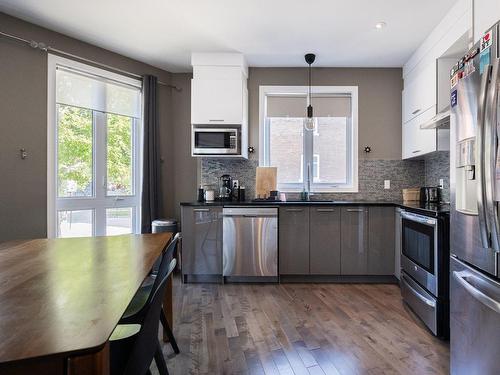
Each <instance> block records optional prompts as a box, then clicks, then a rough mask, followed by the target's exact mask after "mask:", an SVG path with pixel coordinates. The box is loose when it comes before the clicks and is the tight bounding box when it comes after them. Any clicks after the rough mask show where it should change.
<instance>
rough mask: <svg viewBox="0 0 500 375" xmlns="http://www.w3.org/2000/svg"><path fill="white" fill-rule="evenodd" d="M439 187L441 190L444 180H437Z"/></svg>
mask: <svg viewBox="0 0 500 375" xmlns="http://www.w3.org/2000/svg"><path fill="white" fill-rule="evenodd" d="M439 187H440V188H441V189H442V188H444V178H440V179H439Z"/></svg>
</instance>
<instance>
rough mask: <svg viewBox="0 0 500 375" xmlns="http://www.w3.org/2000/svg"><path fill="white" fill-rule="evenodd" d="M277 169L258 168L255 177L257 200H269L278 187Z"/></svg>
mask: <svg viewBox="0 0 500 375" xmlns="http://www.w3.org/2000/svg"><path fill="white" fill-rule="evenodd" d="M277 174H278V168H277V167H257V171H256V175H255V198H267V197H269V192H270V191H271V190H276V187H277Z"/></svg>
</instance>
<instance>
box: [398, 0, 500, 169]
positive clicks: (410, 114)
mask: <svg viewBox="0 0 500 375" xmlns="http://www.w3.org/2000/svg"><path fill="white" fill-rule="evenodd" d="M496 1H500V0H496ZM471 38H472V0H459V1H458V2H457V3H456V4H455V5H454V6H453V7H452V8H450V10H449V12H448V13H447V14H446V15H445V17H444V18H443V20H442V21H441V22H440V23H439V24H438V25H437V26H436V27H435V28H434V30H433V31H432V32H431V34H430V35H429V36H428V37H427V38H426V39H425V40H424V42H423V43H422V44H421V45H420V46H419V48H417V50H416V51H415V52H414V53H413V55H412V56H411V57H410V59H409V60H408V61H407V62H406V64H405V65H404V66H403V79H404V90H403V93H402V106H403V108H402V124H403V125H402V126H403V131H402V157H403V159H408V158H413V157H418V156H422V155H425V154H428V153H431V152H434V151H439V150H442V149H444V150H446V149H449V146H448V145H447V144H446V143H447V141H446V139H445V137H446V134H447V132H446V131H443V130H436V129H421V128H420V125H422V124H423V123H425V122H426V121H428V120H430V119H431V118H432V117H433V116H435V115H436V111H437V108H438V105H440V108H439V110H441V109H442V108H441V107H442V106H443V105H442V104H443V103H438V91H437V90H438V89H437V88H438V72H437V59H438V58H440V57H441V56H443V55H444V54H445V53H446V52H447V51H448V50H449V49H450V47H452V46H454V45H456V42H457V41H459V40H463V39H466V40H470V39H471ZM464 52H465V51H464ZM440 74H442V72H440ZM439 97H440V98H442V97H444V93H440V94H439ZM444 104H446V103H444Z"/></svg>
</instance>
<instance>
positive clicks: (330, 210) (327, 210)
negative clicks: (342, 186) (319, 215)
mask: <svg viewBox="0 0 500 375" xmlns="http://www.w3.org/2000/svg"><path fill="white" fill-rule="evenodd" d="M316 211H317V212H335V210H334V209H333V208H318V209H317V210H316Z"/></svg>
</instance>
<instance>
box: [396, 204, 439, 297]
mask: <svg viewBox="0 0 500 375" xmlns="http://www.w3.org/2000/svg"><path fill="white" fill-rule="evenodd" d="M401 227H402V228H401V268H402V269H403V271H404V272H406V273H407V274H408V275H410V276H411V277H412V278H413V279H415V281H416V282H418V283H419V284H420V285H422V286H423V287H424V288H425V289H427V290H428V291H429V292H431V293H432V294H434V295H435V296H437V293H438V290H437V285H438V272H437V267H438V261H437V250H438V243H437V241H438V220H437V219H436V218H432V217H428V216H424V215H419V214H416V213H413V212H407V211H403V212H401Z"/></svg>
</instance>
